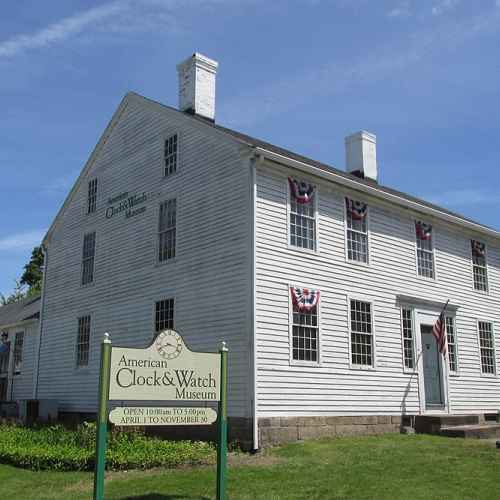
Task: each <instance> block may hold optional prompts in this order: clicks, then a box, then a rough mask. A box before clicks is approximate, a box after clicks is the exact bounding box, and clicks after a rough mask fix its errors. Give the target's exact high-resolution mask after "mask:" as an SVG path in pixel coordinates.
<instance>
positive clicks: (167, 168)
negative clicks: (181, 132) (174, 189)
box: [163, 134, 178, 177]
mask: <svg viewBox="0 0 500 500" xmlns="http://www.w3.org/2000/svg"><path fill="white" fill-rule="evenodd" d="M177 143H178V141H177V134H174V135H172V136H170V137H169V138H168V139H165V149H164V154H163V160H164V171H163V175H164V176H165V177H168V176H169V175H172V174H175V172H177Z"/></svg>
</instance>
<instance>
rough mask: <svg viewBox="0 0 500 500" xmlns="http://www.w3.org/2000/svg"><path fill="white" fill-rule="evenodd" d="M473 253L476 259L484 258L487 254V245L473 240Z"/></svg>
mask: <svg viewBox="0 0 500 500" xmlns="http://www.w3.org/2000/svg"><path fill="white" fill-rule="evenodd" d="M471 245H472V253H473V254H474V256H475V257H484V256H485V254H486V245H485V244H484V243H481V242H480V241H476V240H472V241H471Z"/></svg>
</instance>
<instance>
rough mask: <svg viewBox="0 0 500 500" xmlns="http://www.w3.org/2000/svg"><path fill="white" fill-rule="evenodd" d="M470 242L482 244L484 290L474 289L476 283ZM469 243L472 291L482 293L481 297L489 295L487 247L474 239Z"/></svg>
mask: <svg viewBox="0 0 500 500" xmlns="http://www.w3.org/2000/svg"><path fill="white" fill-rule="evenodd" d="M472 241H478V242H480V243H483V244H484V270H485V274H486V290H478V289H477V288H476V282H475V280H474V267H475V266H476V264H474V254H473V253H472ZM468 242H469V253H470V263H471V276H472V290H473V291H474V292H476V293H482V294H483V295H489V293H490V283H489V272H488V246H487V245H486V243H485V242H484V241H480V240H476V239H475V238H470V239H469V240H468Z"/></svg>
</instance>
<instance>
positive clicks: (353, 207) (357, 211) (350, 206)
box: [345, 198, 368, 220]
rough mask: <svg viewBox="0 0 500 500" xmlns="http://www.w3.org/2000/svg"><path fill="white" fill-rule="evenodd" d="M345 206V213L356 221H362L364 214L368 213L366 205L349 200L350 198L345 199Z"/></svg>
mask: <svg viewBox="0 0 500 500" xmlns="http://www.w3.org/2000/svg"><path fill="white" fill-rule="evenodd" d="M345 204H346V207H347V211H348V212H349V213H350V214H351V217H352V218H353V219H356V220H361V219H364V218H365V216H366V212H367V211H368V206H367V205H366V203H363V202H361V201H355V200H351V198H346V199H345Z"/></svg>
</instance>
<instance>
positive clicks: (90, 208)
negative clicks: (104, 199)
mask: <svg viewBox="0 0 500 500" xmlns="http://www.w3.org/2000/svg"><path fill="white" fill-rule="evenodd" d="M96 206H97V179H92V180H91V181H89V185H88V197H87V213H89V214H90V213H93V212H95V210H96Z"/></svg>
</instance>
